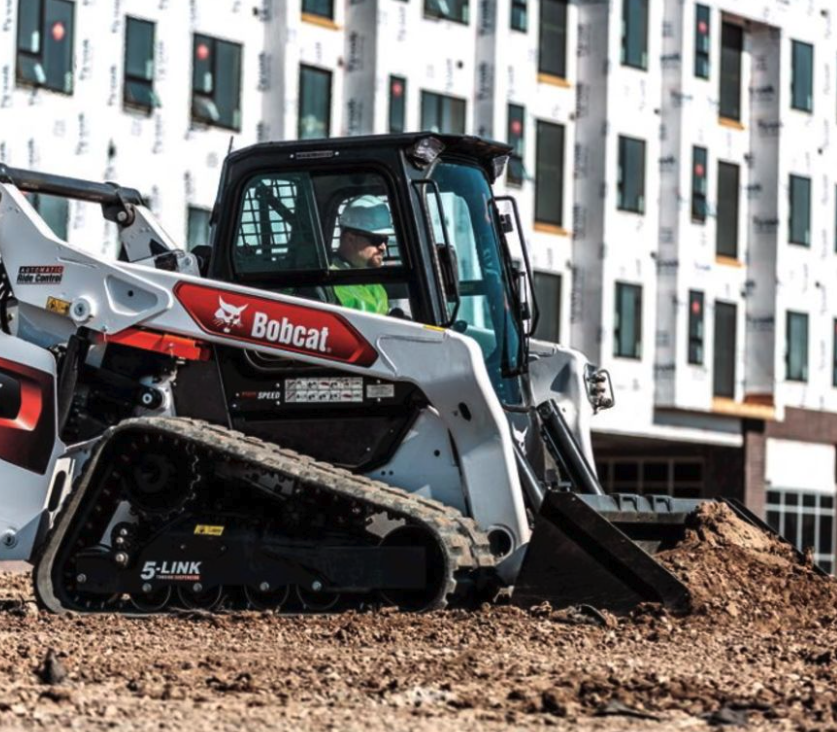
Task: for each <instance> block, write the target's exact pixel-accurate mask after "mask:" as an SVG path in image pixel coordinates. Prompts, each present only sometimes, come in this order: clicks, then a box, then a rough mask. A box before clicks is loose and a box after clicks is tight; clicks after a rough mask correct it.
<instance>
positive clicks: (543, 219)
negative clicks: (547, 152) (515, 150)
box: [535, 120, 567, 228]
mask: <svg viewBox="0 0 837 732" xmlns="http://www.w3.org/2000/svg"><path fill="white" fill-rule="evenodd" d="M551 127H554V128H556V129H555V130H554V131H555V132H556V134H560V137H561V144H560V150H561V152H560V155H559V158H558V161H559V162H558V165H557V167H558V174H556V175H554V176H553V177H552V178H553V179H554V181H555V183H556V185H557V186H558V191H557V194H556V196H555V198H556V199H557V201H558V208H557V211H558V214H557V216H552V215H550V214H549V213H545V211H544V203H543V201H544V199H542V198H541V197H540V193H541V192H543V186H544V183H545V181H544V177H549V176H548V175H547V173H546V171H549V170H553V169H554V168H555V167H556V166H554V165H549V164H544V163H543V162H542V158H541V150H542V148H543V144H542V140H541V135H542V134H545V133H546V132H548V131H549V128H551ZM566 147H567V132H566V127H565V126H564V125H562V124H559V123H557V122H551V121H546V120H538V121H537V123H536V126H535V223H539V224H547V225H548V226H556V227H559V228H563V226H564V199H565V197H566V191H565V190H564V176H565V175H566V162H567V151H566Z"/></svg>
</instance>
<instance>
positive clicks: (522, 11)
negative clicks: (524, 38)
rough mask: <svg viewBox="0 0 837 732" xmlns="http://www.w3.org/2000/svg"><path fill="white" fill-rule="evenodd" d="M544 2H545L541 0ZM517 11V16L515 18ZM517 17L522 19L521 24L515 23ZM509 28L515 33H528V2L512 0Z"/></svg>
mask: <svg viewBox="0 0 837 732" xmlns="http://www.w3.org/2000/svg"><path fill="white" fill-rule="evenodd" d="M541 2H544V0H541ZM515 10H517V11H518V12H517V16H515ZM515 17H517V18H522V20H521V21H520V22H519V23H515ZM509 28H510V29H511V30H513V31H519V32H521V33H526V32H528V30H529V2H528V0H511V4H510V8H509Z"/></svg>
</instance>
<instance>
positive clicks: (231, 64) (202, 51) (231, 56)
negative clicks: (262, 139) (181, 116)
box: [192, 34, 241, 130]
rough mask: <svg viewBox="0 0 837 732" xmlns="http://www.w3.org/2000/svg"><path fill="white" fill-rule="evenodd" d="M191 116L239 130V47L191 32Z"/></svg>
mask: <svg viewBox="0 0 837 732" xmlns="http://www.w3.org/2000/svg"><path fill="white" fill-rule="evenodd" d="M193 56H194V58H193V70H192V119H194V120H196V121H198V122H203V123H205V124H210V125H215V126H217V127H226V128H229V129H233V130H240V129H241V46H240V45H239V44H237V43H229V42H227V41H221V40H218V39H217V38H210V37H209V36H202V35H198V34H196V35H195V41H194V54H193Z"/></svg>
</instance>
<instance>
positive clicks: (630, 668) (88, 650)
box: [0, 505, 837, 732]
mask: <svg viewBox="0 0 837 732" xmlns="http://www.w3.org/2000/svg"><path fill="white" fill-rule="evenodd" d="M663 561H664V562H665V563H666V564H667V565H668V566H669V567H670V568H671V569H672V570H673V571H674V572H675V573H677V574H678V575H679V576H681V577H682V578H684V579H685V580H686V582H687V583H688V584H689V586H690V588H691V589H692V593H693V596H694V608H693V612H692V613H690V614H689V615H687V616H685V617H671V616H669V615H667V614H666V613H664V612H662V611H661V610H660V609H659V608H658V607H654V606H646V607H642V608H639V609H638V610H637V611H636V612H635V613H634V615H633V616H631V617H627V618H615V617H612V616H610V615H608V614H606V613H604V614H601V615H598V614H596V613H585V612H579V611H574V610H564V611H555V610H552V609H551V608H550V607H548V606H539V607H536V608H532V609H529V610H518V609H515V608H510V607H493V608H484V609H482V610H480V611H477V612H472V613H466V612H460V611H455V612H447V613H436V614H431V615H410V614H402V613H398V612H386V611H380V612H375V613H364V614H349V615H340V616H308V617H279V616H275V615H270V614H260V613H238V614H232V615H221V616H206V615H199V614H198V615H196V614H192V615H188V616H187V615H184V616H178V617H161V618H146V619H127V618H118V617H56V616H52V615H48V614H45V613H43V612H39V611H38V610H37V608H36V606H35V605H34V603H33V602H32V595H31V588H30V586H29V581H28V577H27V576H26V575H25V574H20V573H4V574H0V728H2V729H14V730H17V729H21V730H22V729H27V730H28V729H33V728H46V727H55V726H57V725H60V726H62V727H68V728H85V729H86V728H92V729H123V728H130V729H136V730H175V729H184V730H185V729H189V730H213V731H217V730H227V729H230V730H236V731H239V730H243V729H247V730H263V729H282V730H318V731H319V730H332V729H335V730H363V731H364V732H375V731H377V730H385V729H399V730H402V729H410V730H427V731H428V732H429V731H430V730H434V731H435V730H455V731H456V732H460V731H461V730H464V729H486V730H499V729H530V728H540V727H558V728H559V729H560V728H567V729H568V728H570V727H572V728H573V729H577V730H617V729H619V730H621V729H628V730H635V731H637V732H639V731H643V730H680V729H682V730H705V729H712V728H721V727H724V728H727V729H735V728H736V727H738V728H741V729H745V728H746V729H759V730H761V729H764V730H767V729H770V730H773V729H778V730H825V729H837V583H835V581H834V580H832V579H829V578H825V577H821V576H819V575H817V574H816V573H814V572H813V571H812V569H811V568H810V567H809V566H806V564H805V563H804V562H800V561H798V560H797V558H796V557H795V556H794V555H793V553H792V552H790V551H789V550H788V549H787V548H786V547H784V546H783V545H781V544H780V543H778V542H776V541H774V540H772V539H769V538H766V537H764V536H763V535H762V534H760V533H759V532H757V531H754V530H751V529H750V528H749V527H748V526H746V525H745V524H743V523H741V522H739V521H738V520H737V519H735V518H734V517H733V516H732V515H731V514H730V513H729V511H728V509H726V507H724V506H714V505H713V506H707V507H704V509H703V510H702V512H701V514H700V515H699V516H697V517H696V518H695V521H694V524H693V526H692V528H691V529H690V530H689V532H688V536H687V537H686V540H685V541H684V542H683V543H682V544H681V545H680V546H678V547H677V548H676V549H674V550H672V551H669V552H667V553H665V555H663Z"/></svg>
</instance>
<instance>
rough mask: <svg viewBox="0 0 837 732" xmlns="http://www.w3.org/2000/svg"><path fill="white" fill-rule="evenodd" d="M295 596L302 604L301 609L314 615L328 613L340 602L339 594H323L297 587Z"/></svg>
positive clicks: (320, 591) (319, 591) (315, 590)
mask: <svg viewBox="0 0 837 732" xmlns="http://www.w3.org/2000/svg"><path fill="white" fill-rule="evenodd" d="M296 596H297V599H298V600H299V601H300V602H301V603H302V607H304V608H305V609H306V610H311V611H312V612H315V613H325V612H328V611H329V610H331V609H332V608H333V607H334V606H335V605H336V604H337V603H338V602H340V593H339V592H324V591H322V590H317V589H310V590H309V589H306V588H304V587H300V586H299V585H297V588H296Z"/></svg>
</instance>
